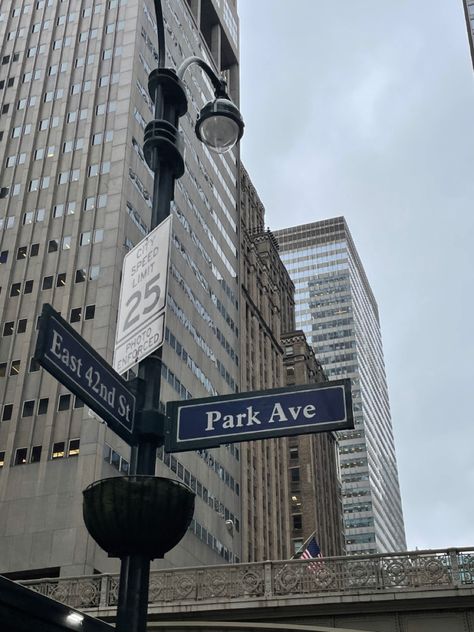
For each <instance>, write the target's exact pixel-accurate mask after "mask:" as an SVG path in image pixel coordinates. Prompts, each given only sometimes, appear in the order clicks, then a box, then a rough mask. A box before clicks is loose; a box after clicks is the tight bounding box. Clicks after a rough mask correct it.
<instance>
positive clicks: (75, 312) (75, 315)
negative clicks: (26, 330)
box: [4, 307, 82, 335]
mask: <svg viewBox="0 0 474 632" xmlns="http://www.w3.org/2000/svg"><path fill="white" fill-rule="evenodd" d="M81 315H82V308H81V307H75V308H74V309H71V316H70V318H69V322H70V323H78V322H79V321H80V320H81ZM4 335H5V334H4Z"/></svg>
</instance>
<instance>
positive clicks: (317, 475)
mask: <svg viewBox="0 0 474 632" xmlns="http://www.w3.org/2000/svg"><path fill="white" fill-rule="evenodd" d="M240 228H241V230H240V236H241V258H240V278H241V298H240V305H241V309H240V315H241V330H242V332H244V333H243V336H242V340H241V345H242V347H241V356H242V360H241V386H242V390H250V391H251V390H262V389H269V388H276V387H279V386H286V385H295V384H307V383H311V382H315V381H320V380H321V379H324V376H321V375H320V373H321V372H320V370H319V371H318V366H317V363H316V361H315V359H314V354H313V353H312V351H311V350H308V348H307V347H308V345H307V343H306V338H305V336H304V334H303V332H301V331H295V330H294V329H295V327H294V318H295V311H294V285H293V283H292V281H291V279H290V277H289V275H288V272H287V270H286V269H285V266H284V265H283V263H282V260H281V258H280V256H279V252H278V244H277V241H276V239H275V237H274V235H273V233H272V232H271V231H269V230H266V229H265V209H264V206H263V204H262V202H261V200H260V198H259V196H258V193H257V191H256V189H255V187H254V186H253V184H252V182H251V180H250V177H249V175H248V173H247V171H246V170H245V169H244V168H243V167H241V171H240ZM290 349H291V353H290ZM290 365H291V366H290ZM319 369H320V367H319ZM241 449H242V459H241V463H242V489H243V492H242V558H243V560H244V561H250V562H255V561H260V560H266V559H286V558H290V557H291V556H292V555H293V554H294V553H295V552H296V551H297V550H298V549H299V548H300V547H301V545H302V544H303V542H304V540H305V539H306V538H307V537H309V536H310V535H311V534H312V533H313V531H315V530H317V531H318V538H320V541H321V544H322V546H323V547H324V549H323V550H324V553H325V555H341V554H342V552H343V546H342V524H341V522H342V520H341V502H340V489H341V485H340V481H339V478H338V468H337V455H336V452H335V438H334V436H333V433H324V434H321V435H314V436H302V437H288V438H286V437H284V438H279V439H266V440H264V441H250V442H247V443H243V444H242V447H241ZM296 474H298V476H297V477H296Z"/></svg>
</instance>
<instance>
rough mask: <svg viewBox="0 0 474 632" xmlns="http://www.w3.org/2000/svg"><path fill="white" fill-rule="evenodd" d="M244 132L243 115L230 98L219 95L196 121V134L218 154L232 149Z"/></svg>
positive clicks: (207, 105)
mask: <svg viewBox="0 0 474 632" xmlns="http://www.w3.org/2000/svg"><path fill="white" fill-rule="evenodd" d="M243 133H244V122H243V120H242V115H241V114H240V112H239V110H238V109H237V107H236V106H235V105H234V104H233V103H232V101H230V99H226V98H222V97H217V98H216V99H214V101H212V102H211V103H207V104H206V105H205V106H204V107H203V108H202V110H201V112H200V114H199V116H198V118H197V121H196V136H197V137H198V138H199V140H200V141H201V142H202V143H204V144H205V145H207V147H209V149H211V150H212V151H215V152H216V153H218V154H223V153H225V152H226V151H229V149H232V147H234V145H235V144H236V143H238V142H239V140H240V139H241V138H242V134H243Z"/></svg>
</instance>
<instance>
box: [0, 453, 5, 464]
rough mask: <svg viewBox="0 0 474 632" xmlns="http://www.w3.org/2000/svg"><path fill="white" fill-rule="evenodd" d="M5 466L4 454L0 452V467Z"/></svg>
mask: <svg viewBox="0 0 474 632" xmlns="http://www.w3.org/2000/svg"><path fill="white" fill-rule="evenodd" d="M4 465H5V452H0V467H3V466H4Z"/></svg>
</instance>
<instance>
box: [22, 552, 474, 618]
mask: <svg viewBox="0 0 474 632" xmlns="http://www.w3.org/2000/svg"><path fill="white" fill-rule="evenodd" d="M22 584H23V585H25V586H27V587H28V588H31V589H33V590H36V591H38V592H39V593H41V594H43V595H46V596H48V597H51V598H53V599H56V600H58V601H60V602H62V603H66V604H68V605H69V606H71V607H73V608H79V609H89V608H90V609H99V608H100V609H102V608H113V607H115V606H116V604H117V595H118V575H92V576H84V577H65V578H55V579H41V580H35V581H24V582H22ZM469 585H471V586H473V585H474V548H462V549H447V550H430V551H414V552H413V551H412V552H407V553H388V554H383V555H366V556H350V557H332V558H324V559H315V560H311V561H308V560H289V561H276V562H256V563H252V564H227V565H222V566H199V567H190V568H176V569H175V568H172V569H165V570H159V571H152V573H151V576H150V604H170V605H171V604H173V603H174V604H176V603H183V602H184V603H188V604H189V603H193V602H194V603H203V602H204V603H205V602H206V601H208V602H209V601H210V602H215V601H216V600H217V601H218V600H224V599H225V600H240V601H248V600H259V599H278V598H283V597H284V598H290V597H303V596H306V595H327V594H330V593H339V594H340V593H345V594H350V593H359V594H360V592H373V591H383V590H385V591H387V590H391V591H394V590H395V591H407V590H417V589H422V590H430V589H436V588H453V587H461V586H469Z"/></svg>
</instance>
